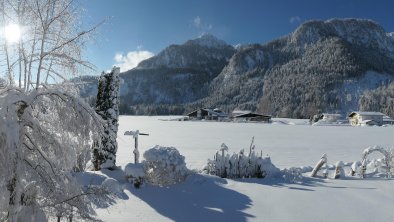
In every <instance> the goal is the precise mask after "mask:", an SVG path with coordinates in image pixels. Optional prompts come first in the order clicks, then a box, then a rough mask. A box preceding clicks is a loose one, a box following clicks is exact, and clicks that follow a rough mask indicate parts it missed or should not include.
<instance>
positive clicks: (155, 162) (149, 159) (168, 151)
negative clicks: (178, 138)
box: [142, 145, 189, 186]
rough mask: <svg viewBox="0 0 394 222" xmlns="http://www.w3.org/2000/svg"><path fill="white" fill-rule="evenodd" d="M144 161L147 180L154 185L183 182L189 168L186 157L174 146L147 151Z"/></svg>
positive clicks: (157, 147)
mask: <svg viewBox="0 0 394 222" xmlns="http://www.w3.org/2000/svg"><path fill="white" fill-rule="evenodd" d="M143 156H144V158H145V160H144V161H143V162H142V164H143V166H144V171H145V180H146V181H147V182H148V183H150V184H153V185H159V186H167V185H171V184H176V183H179V182H182V181H184V180H185V179H186V176H187V175H188V173H189V170H188V169H187V168H186V163H185V157H184V156H182V155H181V154H180V153H179V151H178V150H177V149H176V148H174V147H162V146H158V145H156V146H155V147H153V148H151V149H149V150H147V151H145V153H144V155H143Z"/></svg>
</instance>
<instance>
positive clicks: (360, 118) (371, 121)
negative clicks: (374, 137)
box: [349, 111, 386, 126]
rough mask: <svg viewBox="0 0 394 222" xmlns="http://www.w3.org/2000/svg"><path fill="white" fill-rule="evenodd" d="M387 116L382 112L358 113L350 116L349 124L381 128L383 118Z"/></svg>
mask: <svg viewBox="0 0 394 222" xmlns="http://www.w3.org/2000/svg"><path fill="white" fill-rule="evenodd" d="M384 116H386V115H384V114H383V113H380V112H364V111H356V112H352V113H350V115H349V122H350V124H351V125H352V126H374V125H377V126H381V125H383V124H384V123H383V117H384Z"/></svg>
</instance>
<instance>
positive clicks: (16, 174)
mask: <svg viewBox="0 0 394 222" xmlns="http://www.w3.org/2000/svg"><path fill="white" fill-rule="evenodd" d="M0 104H2V106H1V108H0V153H1V155H0V175H1V178H0V193H1V194H2V195H1V196H2V197H1V198H0V220H1V221H3V220H8V221H23V220H25V219H23V218H21V217H22V216H23V215H30V214H29V213H27V212H30V211H32V209H33V210H35V211H37V210H38V211H41V212H43V213H45V214H46V215H51V216H55V215H74V216H75V217H80V218H85V219H91V216H90V215H91V214H92V212H93V208H92V207H91V205H90V203H89V202H88V201H87V198H88V197H87V196H88V193H87V192H86V190H85V191H83V190H82V189H81V187H80V185H79V184H78V183H77V182H76V181H75V179H74V177H73V174H74V173H73V172H76V171H83V170H84V169H85V165H86V163H87V161H88V160H89V158H90V148H91V146H92V143H93V141H100V138H101V137H100V135H101V133H102V132H103V129H102V124H101V122H100V118H98V117H97V116H96V113H95V112H94V110H93V109H91V108H90V107H89V106H88V105H86V104H85V103H83V102H82V101H79V100H77V99H75V98H74V97H72V96H70V95H68V94H67V93H64V92H60V91H55V90H49V89H40V90H34V91H31V92H28V93H26V92H23V91H22V90H20V89H13V88H12V89H8V88H7V89H5V90H3V91H1V92H0ZM92 128H94V129H95V131H92V130H91V129H92ZM30 216H33V215H30Z"/></svg>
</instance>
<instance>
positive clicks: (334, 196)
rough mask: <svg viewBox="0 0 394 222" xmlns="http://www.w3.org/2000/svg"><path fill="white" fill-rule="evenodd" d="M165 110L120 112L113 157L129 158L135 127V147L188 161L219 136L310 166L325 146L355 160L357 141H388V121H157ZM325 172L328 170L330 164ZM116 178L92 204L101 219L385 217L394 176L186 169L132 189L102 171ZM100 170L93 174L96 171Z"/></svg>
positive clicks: (200, 158)
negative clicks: (167, 181) (278, 175)
mask: <svg viewBox="0 0 394 222" xmlns="http://www.w3.org/2000/svg"><path fill="white" fill-rule="evenodd" d="M159 119H169V118H168V117H167V118H166V117H135V116H121V117H120V125H119V133H118V143H119V150H118V154H117V165H120V166H121V167H122V168H124V166H125V165H126V164H127V163H130V162H132V161H133V159H134V158H133V153H132V152H133V149H134V140H133V138H132V137H131V136H124V135H123V133H124V132H125V131H128V130H137V129H138V130H140V132H144V133H149V134H150V135H149V136H140V137H139V148H140V152H141V154H142V153H143V152H144V151H145V150H147V149H149V148H151V147H153V146H154V145H157V144H159V145H162V146H174V147H176V148H177V149H178V150H179V151H180V153H181V154H182V155H184V156H185V157H186V160H185V161H186V164H187V166H188V168H189V169H201V168H202V166H203V165H204V164H206V162H207V159H208V158H213V155H214V154H215V153H216V151H217V150H218V149H219V148H220V145H221V144H222V143H223V142H224V143H226V144H227V146H228V147H229V150H230V152H231V153H232V152H238V151H239V150H240V149H241V148H245V150H248V149H249V146H250V142H251V138H252V136H254V137H255V140H254V143H255V145H256V151H258V150H262V151H263V154H264V155H265V154H268V155H269V156H271V160H272V162H273V163H274V164H275V165H276V166H277V167H279V168H286V167H300V166H314V165H315V164H316V162H317V161H318V160H319V159H320V157H321V156H322V155H323V154H324V153H327V156H328V163H329V164H335V162H336V161H339V160H342V161H344V162H345V163H346V162H353V161H357V160H358V161H360V160H361V154H362V151H363V150H364V148H367V147H368V146H373V145H380V146H383V147H386V148H390V147H392V145H393V144H394V142H393V140H392V135H394V134H393V133H394V127H391V126H390V127H350V126H310V125H306V124H307V120H291V119H275V121H274V124H262V123H231V122H193V121H185V122H182V121H162V120H159ZM330 174H333V171H330ZM102 175H103V177H98V176H97V177H96V179H97V178H99V179H100V178H101V180H104V179H105V178H106V177H112V178H114V179H116V180H117V181H119V187H118V188H117V189H115V191H117V192H118V196H119V199H116V200H115V202H114V203H112V205H111V206H109V207H104V208H100V209H98V211H97V213H98V217H99V218H100V219H103V220H104V221H392V220H393V219H394V210H393V204H394V196H393V195H392V194H393V193H394V181H393V180H392V179H386V178H367V179H359V178H354V177H346V178H345V179H341V180H334V179H323V178H310V177H307V175H308V174H305V176H306V177H305V178H304V180H303V181H302V183H301V184H293V183H286V182H284V181H283V180H279V179H272V178H271V179H268V178H266V179H243V180H231V179H221V178H218V177H214V176H207V175H199V174H197V175H192V176H189V177H188V178H187V180H186V181H185V182H184V183H181V184H177V185H173V186H170V187H155V186H150V185H146V186H145V187H143V188H142V189H135V188H133V187H132V185H131V184H128V183H127V182H126V181H125V179H124V175H123V174H122V173H121V172H119V171H112V172H111V171H103V174H102ZM102 175H100V176H102Z"/></svg>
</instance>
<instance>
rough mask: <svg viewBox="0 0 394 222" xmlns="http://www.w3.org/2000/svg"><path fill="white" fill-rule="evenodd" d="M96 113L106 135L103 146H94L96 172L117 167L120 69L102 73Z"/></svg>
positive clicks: (102, 141) (116, 68) (102, 139)
mask: <svg viewBox="0 0 394 222" xmlns="http://www.w3.org/2000/svg"><path fill="white" fill-rule="evenodd" d="M95 110H96V113H97V114H98V115H100V116H101V117H102V119H103V121H104V134H103V136H102V138H101V146H100V145H99V144H97V143H96V144H94V148H93V165H94V168H95V170H100V169H101V168H112V167H114V166H115V161H116V151H117V149H118V143H117V142H116V136H117V132H118V125H119V124H118V118H119V68H118V67H114V68H113V69H112V71H111V72H110V73H104V72H103V73H102V74H101V76H100V79H99V85H98V92H97V99H96V108H95Z"/></svg>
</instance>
